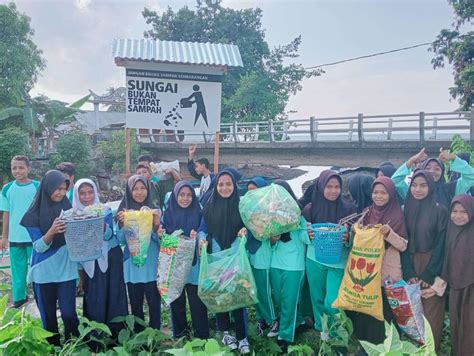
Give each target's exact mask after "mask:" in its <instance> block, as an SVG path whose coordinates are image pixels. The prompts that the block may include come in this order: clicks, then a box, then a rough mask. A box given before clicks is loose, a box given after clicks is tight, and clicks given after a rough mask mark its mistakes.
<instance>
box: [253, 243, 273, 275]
mask: <svg viewBox="0 0 474 356" xmlns="http://www.w3.org/2000/svg"><path fill="white" fill-rule="evenodd" d="M249 261H250V264H251V265H252V267H253V268H255V269H269V268H270V264H271V262H272V246H271V245H270V240H265V241H262V245H261V246H260V248H259V249H258V250H257V252H255V253H253V254H252V253H249Z"/></svg>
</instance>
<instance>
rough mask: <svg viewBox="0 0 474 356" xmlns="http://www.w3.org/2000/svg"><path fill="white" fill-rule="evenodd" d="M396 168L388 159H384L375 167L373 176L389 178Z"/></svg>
mask: <svg viewBox="0 0 474 356" xmlns="http://www.w3.org/2000/svg"><path fill="white" fill-rule="evenodd" d="M396 170H397V169H396V168H395V166H394V165H393V163H392V162H390V161H385V162H382V163H380V164H379V166H378V167H377V168H376V169H375V178H378V177H384V176H385V177H389V178H391V177H392V176H393V174H394V173H395V171H396Z"/></svg>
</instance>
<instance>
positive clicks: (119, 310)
mask: <svg viewBox="0 0 474 356" xmlns="http://www.w3.org/2000/svg"><path fill="white" fill-rule="evenodd" d="M127 314H128V304H127V291H126V289H125V282H124V280H123V254H122V250H121V248H120V246H117V247H114V248H113V249H111V250H110V251H109V254H108V268H107V271H106V272H105V273H104V272H102V271H101V270H100V268H99V265H98V263H97V262H95V270H94V277H93V278H89V276H88V275H87V274H85V277H84V316H85V317H86V318H87V319H89V320H93V321H97V322H99V323H103V324H107V325H108V326H109V327H110V329H111V330H112V332H113V333H114V334H118V332H119V331H120V329H121V328H122V325H123V324H122V323H110V321H111V320H112V319H113V318H115V317H118V316H125V315H127Z"/></svg>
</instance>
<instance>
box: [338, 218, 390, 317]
mask: <svg viewBox="0 0 474 356" xmlns="http://www.w3.org/2000/svg"><path fill="white" fill-rule="evenodd" d="M380 227H381V225H375V226H372V227H361V226H360V224H355V225H354V227H353V228H354V230H355V237H354V242H353V245H352V249H351V253H350V254H349V258H348V260H347V265H346V268H345V271H344V277H343V279H342V283H341V286H340V287H339V293H338V296H337V299H336V300H335V301H334V303H333V304H332V307H333V308H341V309H344V310H352V311H355V312H359V313H364V314H367V315H370V316H373V317H374V318H376V319H378V320H382V321H383V320H384V318H383V303H382V287H381V286H382V261H383V256H384V253H385V242H384V238H383V235H382V233H381V232H380Z"/></svg>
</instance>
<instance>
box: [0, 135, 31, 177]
mask: <svg viewBox="0 0 474 356" xmlns="http://www.w3.org/2000/svg"><path fill="white" fill-rule="evenodd" d="M28 153H29V149H28V135H27V134H26V133H25V132H23V131H21V130H20V129H18V128H14V127H10V128H6V129H4V130H0V179H5V178H6V177H7V176H9V175H10V161H11V159H12V157H13V156H15V155H27V154H28Z"/></svg>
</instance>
